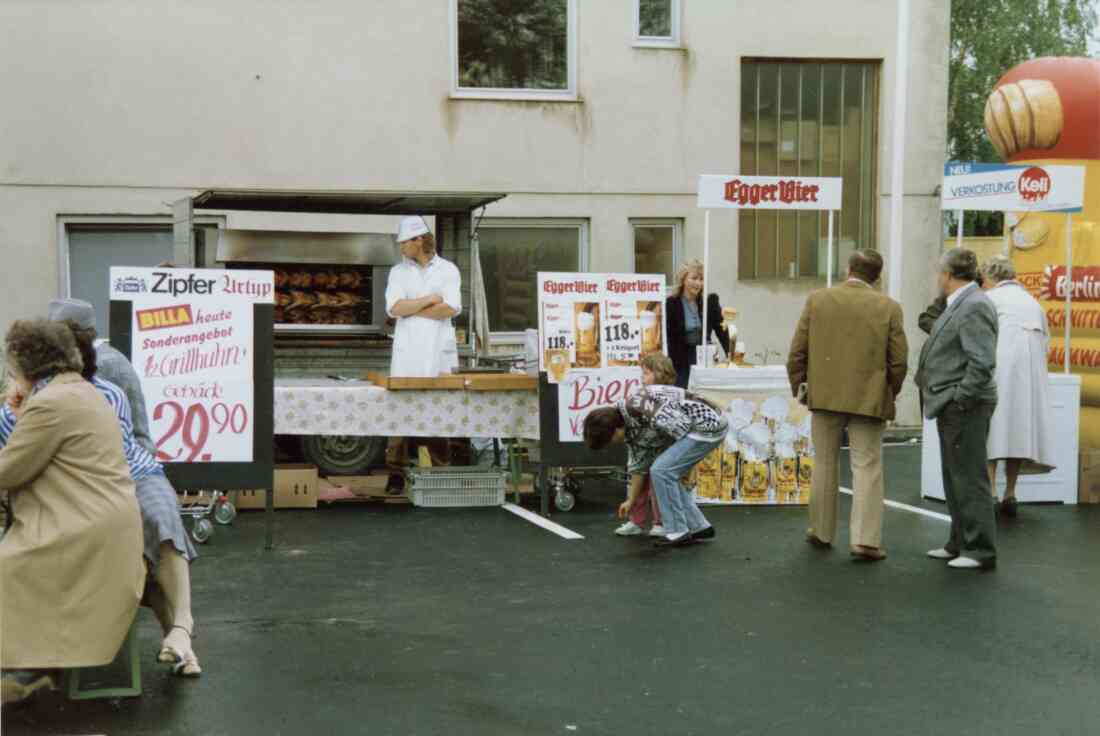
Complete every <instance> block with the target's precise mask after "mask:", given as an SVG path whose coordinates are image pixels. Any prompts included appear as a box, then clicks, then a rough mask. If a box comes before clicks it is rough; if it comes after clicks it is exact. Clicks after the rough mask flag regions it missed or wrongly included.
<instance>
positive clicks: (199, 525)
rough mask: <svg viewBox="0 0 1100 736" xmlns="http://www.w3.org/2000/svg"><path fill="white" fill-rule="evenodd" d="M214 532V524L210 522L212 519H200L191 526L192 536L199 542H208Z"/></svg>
mask: <svg viewBox="0 0 1100 736" xmlns="http://www.w3.org/2000/svg"><path fill="white" fill-rule="evenodd" d="M213 533H214V525H213V524H211V523H210V519H199V520H198V521H196V522H195V524H194V526H192V527H191V538H192V539H194V540H195V541H196V542H198V543H199V544H206V542H207V540H209V539H210V536H211V535H212V534H213Z"/></svg>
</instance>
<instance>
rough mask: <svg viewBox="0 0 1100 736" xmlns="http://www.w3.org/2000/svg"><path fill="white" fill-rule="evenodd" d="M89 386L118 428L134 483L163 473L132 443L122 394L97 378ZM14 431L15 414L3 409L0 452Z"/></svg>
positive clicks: (131, 427)
mask: <svg viewBox="0 0 1100 736" xmlns="http://www.w3.org/2000/svg"><path fill="white" fill-rule="evenodd" d="M92 385H93V386H95V387H96V388H97V389H99V392H100V393H101V394H103V397H104V398H105V399H107V403H108V404H110V405H111V408H112V409H114V412H115V416H117V417H118V422H119V424H120V425H121V428H122V444H123V450H124V451H125V453H126V462H127V464H129V466H130V476H131V477H132V478H133V479H134V480H135V481H138V480H141V479H142V478H145V477H148V476H150V475H155V474H157V473H163V472H164V468H163V467H161V464H160V463H158V462H157V459H156V458H155V457H153V455H152V454H150V453H149V451H148V450H146V449H145V448H144V447H142V446H141V445H139V444H138V443H137V442H136V441H135V440H134V422H133V419H131V415H130V402H129V401H127V400H126V394H124V393H123V392H122V389H120V388H119V387H118V386H116V385H114V384H113V383H110V382H108V381H104V380H102V379H99V378H93V379H92ZM14 429H15V414H13V413H12V411H11V409H10V408H9V407H8V406H7V404H5V405H4V407H3V408H2V409H0V448H2V447H4V445H6V444H8V439H9V438H10V437H11V433H12V431H13V430H14Z"/></svg>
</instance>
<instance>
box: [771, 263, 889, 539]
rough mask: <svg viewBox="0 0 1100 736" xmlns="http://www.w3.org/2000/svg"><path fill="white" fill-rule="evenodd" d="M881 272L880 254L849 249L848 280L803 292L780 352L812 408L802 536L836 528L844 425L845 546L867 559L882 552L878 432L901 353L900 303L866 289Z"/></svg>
mask: <svg viewBox="0 0 1100 736" xmlns="http://www.w3.org/2000/svg"><path fill="white" fill-rule="evenodd" d="M881 273H882V256H881V255H879V254H878V253H877V252H875V251H873V250H857V251H856V252H854V253H853V254H852V256H851V258H849V259H848V280H847V281H846V282H845V283H843V284H841V285H840V286H835V287H833V288H831V289H822V290H821V291H817V292H814V293H813V294H811V295H810V298H809V299H807V300H806V306H805V307H804V308H803V310H802V318H801V319H800V320H799V321H798V329H797V330H796V331H795V333H794V339H793V340H791V349H790V357H789V358H788V359H787V375H788V377H789V378H790V381H791V390H792V391H793V392H794V394H795V395H796V396H799V397H802V400H803V401H804V403H806V405H807V406H809V408H810V411H812V412H813V418H812V420H811V421H812V434H813V443H814V448H815V452H816V453H817V467H816V468H815V470H814V476H813V481H812V485H811V491H810V529H809V531H808V532H807V541H808V542H809V543H810V544H813V545H815V546H819V547H829V546H831V544H832V541H833V536H834V535H835V533H836V513H837V490H838V479H837V462H838V456H839V454H840V438H841V435H842V433H843V431H844V429H845V427H847V429H848V438H849V442H850V445H851V459H852V476H853V481H854V483H853V485H854V486H855V489H854V491H855V493H854V497H853V499H852V518H851V528H850V530H849V539H850V543H851V549H852V554H853V555H855V556H856V557H859V558H862V559H867V560H882V559H885V558H886V553H885V552H883V550H882V507H883V503H882V497H883V481H882V432H883V429H884V428H885V426H886V422H887V420H890V419H893V418H894V400H895V399H896V398H897V395H898V392H899V391H901V386H902V382H903V381H904V380H905V372H906V358H907V356H908V353H909V346H908V344H907V343H906V340H905V332H904V331H903V329H902V313H901V305H899V304H898V303H897V302H895V301H894V300H893V299H890V298H888V297H886V296H884V295H882V294H880V293H879V292H877V291H875V289H874V286H873V284H874V283H875V282H876V281H878V278H879V274H881Z"/></svg>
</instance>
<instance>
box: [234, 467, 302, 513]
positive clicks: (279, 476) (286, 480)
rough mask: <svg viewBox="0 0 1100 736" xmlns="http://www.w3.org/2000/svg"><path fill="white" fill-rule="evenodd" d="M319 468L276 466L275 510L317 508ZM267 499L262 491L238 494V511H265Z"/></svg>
mask: <svg viewBox="0 0 1100 736" xmlns="http://www.w3.org/2000/svg"><path fill="white" fill-rule="evenodd" d="M317 481H318V477H317V467H316V466H314V465H276V466H275V499H274V502H275V508H277V509H315V508H317ZM266 503H267V497H266V495H265V492H264V491H262V490H256V491H240V492H239V493H237V510H238V511H241V510H245V511H247V510H249V509H263V508H264V507H265V504H266Z"/></svg>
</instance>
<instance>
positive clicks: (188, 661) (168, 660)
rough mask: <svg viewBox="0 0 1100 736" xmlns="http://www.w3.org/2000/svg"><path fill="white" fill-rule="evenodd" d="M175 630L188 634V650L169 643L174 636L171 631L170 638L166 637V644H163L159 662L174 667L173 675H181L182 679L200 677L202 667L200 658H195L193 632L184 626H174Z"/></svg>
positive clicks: (158, 657)
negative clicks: (192, 643)
mask: <svg viewBox="0 0 1100 736" xmlns="http://www.w3.org/2000/svg"><path fill="white" fill-rule="evenodd" d="M175 629H179V630H180V631H182V632H183V633H185V634H187V639H188V641H187V649H186V650H181V649H177V648H176V647H175V646H173V645H172V644H169V643H168V638H169V637H170V636H171V635H172V633H171V630H170V631H169V633H168V636H166V637H164V643H163V644H161V647H160V654H158V655H157V661H158V662H160V663H162V664H170V665H172V672H173V674H176V675H180V676H181V677H198V676H199V675H201V674H202V667H200V666H199V658H198V657H196V656H195V652H194V651H193V650H192V649H191V641H190V640H191V632H190V631H188V630H187V629H185V628H183V627H182V626H173V627H172V630H175Z"/></svg>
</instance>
